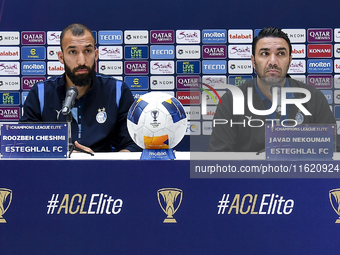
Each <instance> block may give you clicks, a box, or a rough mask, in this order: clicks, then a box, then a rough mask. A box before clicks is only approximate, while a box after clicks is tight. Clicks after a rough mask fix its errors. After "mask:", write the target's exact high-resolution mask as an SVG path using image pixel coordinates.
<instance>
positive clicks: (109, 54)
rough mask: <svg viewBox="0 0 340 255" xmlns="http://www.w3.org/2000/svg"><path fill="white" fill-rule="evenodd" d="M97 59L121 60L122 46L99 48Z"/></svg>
mask: <svg viewBox="0 0 340 255" xmlns="http://www.w3.org/2000/svg"><path fill="white" fill-rule="evenodd" d="M99 59H103V60H110V59H123V47H122V46H99Z"/></svg>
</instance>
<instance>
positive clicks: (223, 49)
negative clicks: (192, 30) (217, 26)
mask: <svg viewBox="0 0 340 255" xmlns="http://www.w3.org/2000/svg"><path fill="white" fill-rule="evenodd" d="M202 51H203V58H208V59H218V58H226V57H227V46H225V45H203V47H202Z"/></svg>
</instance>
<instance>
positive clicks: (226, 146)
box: [209, 91, 237, 151]
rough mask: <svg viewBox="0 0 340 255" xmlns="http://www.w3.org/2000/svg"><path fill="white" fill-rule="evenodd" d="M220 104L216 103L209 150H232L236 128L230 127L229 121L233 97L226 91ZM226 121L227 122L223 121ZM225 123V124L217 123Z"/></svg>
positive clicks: (231, 116)
mask: <svg viewBox="0 0 340 255" xmlns="http://www.w3.org/2000/svg"><path fill="white" fill-rule="evenodd" d="M221 102H222V105H221V104H218V105H217V109H216V112H215V115H214V121H215V127H214V121H213V131H212V134H211V136H210V142H209V151H234V145H235V143H236V137H237V133H236V129H235V128H233V127H230V123H229V121H230V120H231V119H233V114H232V113H233V107H232V105H233V97H232V95H231V92H230V91H228V92H227V93H225V94H224V95H223V96H222V98H221ZM225 121H228V123H225ZM217 123H225V124H217Z"/></svg>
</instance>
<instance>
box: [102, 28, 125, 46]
mask: <svg viewBox="0 0 340 255" xmlns="http://www.w3.org/2000/svg"><path fill="white" fill-rule="evenodd" d="M98 38H99V44H122V43H123V31H99V32H98Z"/></svg>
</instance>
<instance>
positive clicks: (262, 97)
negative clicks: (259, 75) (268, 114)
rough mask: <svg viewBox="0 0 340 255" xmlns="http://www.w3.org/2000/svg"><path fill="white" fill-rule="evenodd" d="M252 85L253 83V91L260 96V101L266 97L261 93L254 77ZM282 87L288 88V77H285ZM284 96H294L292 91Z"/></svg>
mask: <svg viewBox="0 0 340 255" xmlns="http://www.w3.org/2000/svg"><path fill="white" fill-rule="evenodd" d="M254 85H255V92H256V94H258V95H259V96H260V97H261V99H262V101H264V100H266V99H268V98H266V97H265V96H264V95H263V94H262V92H261V90H260V89H259V87H258V86H257V79H256V78H255V79H254ZM284 87H286V88H290V85H289V79H287V78H286V83H285V85H284ZM286 98H295V96H294V93H292V92H289V93H286Z"/></svg>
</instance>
